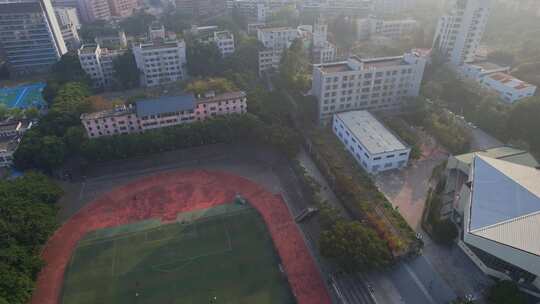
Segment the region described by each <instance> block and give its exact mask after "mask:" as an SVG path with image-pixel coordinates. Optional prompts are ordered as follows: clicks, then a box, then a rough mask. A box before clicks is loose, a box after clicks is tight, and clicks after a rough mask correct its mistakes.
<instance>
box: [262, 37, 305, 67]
mask: <svg viewBox="0 0 540 304" xmlns="http://www.w3.org/2000/svg"><path fill="white" fill-rule="evenodd" d="M299 37H300V33H299V31H298V29H295V28H291V27H272V28H262V29H258V30H257V39H258V40H259V41H260V42H261V43H262V44H263V45H264V47H265V49H264V50H263V51H260V52H259V74H261V73H262V72H264V71H267V70H269V69H272V68H274V69H276V68H278V67H279V62H280V61H281V54H282V53H283V50H284V49H286V48H289V47H290V46H291V44H292V42H293V41H294V40H295V39H296V38H299Z"/></svg>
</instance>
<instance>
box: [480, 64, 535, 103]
mask: <svg viewBox="0 0 540 304" xmlns="http://www.w3.org/2000/svg"><path fill="white" fill-rule="evenodd" d="M480 84H481V85H482V86H483V87H485V88H487V89H489V90H493V91H495V92H497V94H498V95H499V97H500V98H501V100H503V101H504V102H506V103H510V104H512V103H515V102H517V101H519V100H521V99H524V98H528V97H531V96H533V95H534V94H535V92H536V86H535V85H532V84H530V83H527V82H525V81H522V80H519V79H517V78H515V77H514V76H511V75H509V74H505V73H501V72H498V73H494V74H491V75H488V76H485V77H483V78H482V79H481V80H480Z"/></svg>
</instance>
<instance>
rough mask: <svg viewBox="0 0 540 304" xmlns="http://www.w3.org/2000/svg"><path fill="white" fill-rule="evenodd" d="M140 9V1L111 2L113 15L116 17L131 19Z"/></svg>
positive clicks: (112, 0)
mask: <svg viewBox="0 0 540 304" xmlns="http://www.w3.org/2000/svg"><path fill="white" fill-rule="evenodd" d="M139 8H140V2H139V0H109V9H110V11H111V15H113V16H115V17H120V18H126V17H129V16H131V15H133V13H134V12H135V11H136V10H137V9H139Z"/></svg>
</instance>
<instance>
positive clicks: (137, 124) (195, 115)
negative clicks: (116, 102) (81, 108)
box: [81, 91, 247, 138]
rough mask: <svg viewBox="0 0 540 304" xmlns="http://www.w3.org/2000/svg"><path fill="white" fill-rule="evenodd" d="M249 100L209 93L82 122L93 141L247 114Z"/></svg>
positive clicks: (233, 94) (129, 108)
mask: <svg viewBox="0 0 540 304" xmlns="http://www.w3.org/2000/svg"><path fill="white" fill-rule="evenodd" d="M246 111H247V96H246V94H245V93H244V92H241V91H238V92H228V93H223V94H219V95H215V94H214V93H207V94H205V96H203V97H201V98H198V99H196V98H195V96H194V95H192V94H185V95H179V96H170V97H161V98H157V99H147V100H141V101H137V102H136V104H135V105H134V106H121V107H117V108H115V109H113V110H107V111H100V112H94V113H85V114H82V115H81V121H82V124H83V126H84V128H85V129H86V132H87V135H88V137H90V138H96V137H102V136H111V135H120V134H129V133H139V132H144V131H146V130H151V129H157V128H164V127H170V126H175V125H179V124H185V123H192V122H195V121H203V120H206V119H210V118H212V117H216V116H221V115H231V114H244V113H246Z"/></svg>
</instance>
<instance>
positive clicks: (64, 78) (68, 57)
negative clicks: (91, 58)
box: [51, 51, 90, 83]
mask: <svg viewBox="0 0 540 304" xmlns="http://www.w3.org/2000/svg"><path fill="white" fill-rule="evenodd" d="M51 73H52V76H53V77H54V79H55V80H56V81H58V82H60V83H66V82H72V81H74V82H85V83H89V82H90V79H89V77H88V76H87V75H86V72H85V71H84V70H83V69H82V67H81V63H80V61H79V56H77V54H76V53H75V52H73V51H70V52H67V53H65V54H64V55H62V57H60V60H59V61H57V62H56V63H55V64H54V65H53V66H52V67H51Z"/></svg>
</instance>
